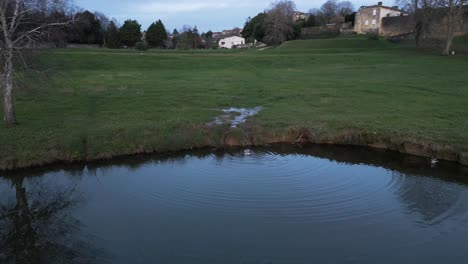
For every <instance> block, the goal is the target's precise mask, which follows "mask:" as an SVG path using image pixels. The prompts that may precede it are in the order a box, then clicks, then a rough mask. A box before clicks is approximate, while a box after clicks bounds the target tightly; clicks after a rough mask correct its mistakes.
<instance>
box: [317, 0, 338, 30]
mask: <svg viewBox="0 0 468 264" xmlns="http://www.w3.org/2000/svg"><path fill="white" fill-rule="evenodd" d="M320 11H321V14H322V17H323V19H324V22H325V24H330V23H332V22H333V21H334V20H335V18H336V16H337V15H338V3H337V2H336V0H328V1H326V2H325V3H324V4H323V5H322V6H321V7H320Z"/></svg>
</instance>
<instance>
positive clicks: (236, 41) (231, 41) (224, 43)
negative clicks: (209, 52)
mask: <svg viewBox="0 0 468 264" xmlns="http://www.w3.org/2000/svg"><path fill="white" fill-rule="evenodd" d="M244 44H245V38H242V37H238V36H232V37H228V38H223V39H221V40H220V41H219V48H221V49H232V48H233V47H234V46H237V45H244Z"/></svg>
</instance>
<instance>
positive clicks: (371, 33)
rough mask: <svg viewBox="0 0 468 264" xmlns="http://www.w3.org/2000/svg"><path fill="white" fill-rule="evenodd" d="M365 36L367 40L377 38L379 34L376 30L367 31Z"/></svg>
mask: <svg viewBox="0 0 468 264" xmlns="http://www.w3.org/2000/svg"><path fill="white" fill-rule="evenodd" d="M367 38H368V39H369V40H379V34H377V32H369V33H367Z"/></svg>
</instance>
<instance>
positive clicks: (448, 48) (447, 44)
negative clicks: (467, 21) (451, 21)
mask: <svg viewBox="0 0 468 264" xmlns="http://www.w3.org/2000/svg"><path fill="white" fill-rule="evenodd" d="M452 43H453V27H451V26H450V27H449V30H448V32H447V39H446V40H445V47H444V50H443V51H442V54H443V55H450V51H451V49H452Z"/></svg>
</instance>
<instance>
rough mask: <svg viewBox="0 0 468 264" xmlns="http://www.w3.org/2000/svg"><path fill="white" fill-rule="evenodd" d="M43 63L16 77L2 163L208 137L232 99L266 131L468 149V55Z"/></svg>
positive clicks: (401, 51) (326, 43)
mask: <svg viewBox="0 0 468 264" xmlns="http://www.w3.org/2000/svg"><path fill="white" fill-rule="evenodd" d="M42 59H43V61H45V63H46V65H47V67H48V68H51V69H52V72H49V74H48V76H44V75H37V74H32V73H31V74H28V76H26V77H24V79H22V80H21V83H22V85H21V86H22V89H21V90H20V91H19V92H18V93H17V99H16V100H17V109H18V118H19V121H20V122H21V124H20V125H19V126H17V127H14V128H5V127H0V146H1V149H0V165H2V166H5V165H9V166H11V165H12V164H14V163H17V165H25V164H28V163H31V162H32V163H40V162H41V161H51V160H53V159H83V158H96V157H106V156H112V155H115V154H127V153H133V152H138V151H151V150H167V149H173V150H175V149H178V148H186V147H190V146H193V145H200V144H201V143H206V144H213V142H210V141H209V140H208V139H207V138H206V137H207V136H206V134H205V133H206V131H203V130H200V129H198V127H199V125H200V124H205V123H207V122H210V121H211V120H212V119H213V118H214V117H215V116H216V115H218V114H219V111H216V110H213V109H215V108H223V107H231V106H233V107H255V106H264V107H265V110H264V111H263V112H261V113H260V114H259V115H258V116H257V117H255V120H256V121H257V122H258V123H259V124H261V126H262V127H263V128H265V129H267V130H275V131H282V130H284V129H286V128H287V127H306V128H309V129H314V131H316V132H317V133H322V134H327V133H331V134H333V133H336V132H337V131H340V130H342V129H346V128H357V129H363V130H366V131H373V132H375V133H377V134H378V135H384V136H398V137H404V138H405V137H406V138H413V139H420V140H429V141H431V142H435V143H439V144H447V145H450V146H452V147H454V148H457V149H459V150H463V151H466V150H468V138H467V134H468V89H467V87H468V75H467V72H468V56H467V55H459V56H453V57H441V56H438V55H432V54H427V53H418V52H415V51H413V50H412V49H411V48H408V47H404V46H402V45H397V44H392V43H388V42H385V41H370V40H367V39H360V38H353V39H331V40H313V41H294V42H289V43H286V44H284V45H283V46H281V47H279V48H277V49H271V50H265V51H244V52H194V53H193V52H158V51H154V52H151V51H150V52H145V53H144V54H140V53H137V52H133V51H127V52H125V51H111V50H56V51H53V52H49V53H46V54H44V55H42ZM0 111H1V110H0ZM0 114H1V113H0ZM213 130H215V129H213ZM216 133H222V131H221V132H219V131H215V132H214V134H216ZM219 137H221V136H220V135H219Z"/></svg>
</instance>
